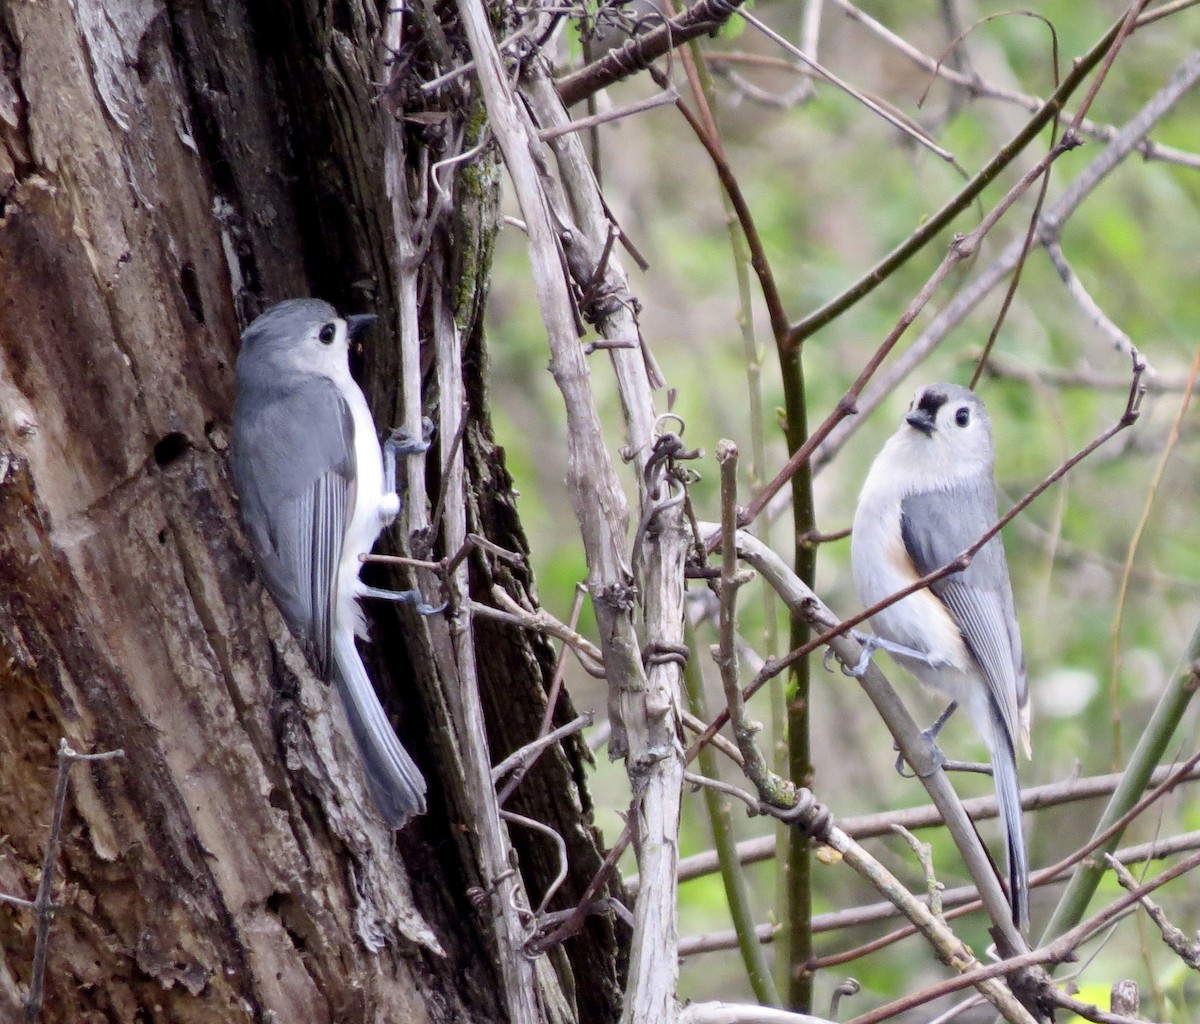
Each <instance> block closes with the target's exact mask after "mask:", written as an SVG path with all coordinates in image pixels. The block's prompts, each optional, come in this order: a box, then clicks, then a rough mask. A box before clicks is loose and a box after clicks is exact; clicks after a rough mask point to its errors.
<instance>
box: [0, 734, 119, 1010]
mask: <svg viewBox="0 0 1200 1024" xmlns="http://www.w3.org/2000/svg"><path fill="white" fill-rule="evenodd" d="M124 756H125V751H124V750H108V751H104V752H103V753H99V754H77V753H76V752H75V751H74V750H72V749H71V747H70V745H69V744H68V743H67V741H66V738H65V737H64V738H63V739H61V740H59V742H58V777H57V778H56V779H55V782H54V806H53V809H52V810H51V813H50V834H49V836H48V837H47V839H46V852H45V854H44V855H43V857H42V878H41V881H40V882H39V883H38V890H37V895H36V896H35V897H34V900H33V903H32V904H27V906H31V907H32V909H33V914H34V920H35V921H36V925H35V929H34V936H35V937H34V943H33V967H32V970H31V971H30V976H29V991H28V992H27V993H26V995H25V1024H36V1021H37V1019H38V1017H39V1015H40V1014H41V1012H42V999H43V995H44V989H45V985H46V961H47V959H48V957H49V955H50V926H51V924H53V922H54V912H55V910H57V909H58V907H57V905H56V904H55V902H54V899H53V896H52V895H51V889H52V888H53V885H54V871H55V868H56V866H57V864H58V847H59V843H60V842H61V841H62V820H63V814H64V813H65V812H66V808H67V776H68V775H69V774H70V771H71V765H73V764H75V763H76V762H78V761H111V760H114V759H116V758H118V757H124ZM6 902H16V900H15V898H9V899H8V900H6ZM22 902H23V901H22Z"/></svg>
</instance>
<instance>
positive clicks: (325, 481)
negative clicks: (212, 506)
mask: <svg viewBox="0 0 1200 1024" xmlns="http://www.w3.org/2000/svg"><path fill="white" fill-rule="evenodd" d="M374 320H375V317H374V316H371V315H359V316H351V317H347V318H342V317H340V316H338V315H337V313H336V312H335V311H334V309H333V307H332V306H330V305H329V304H328V303H326V302H321V301H319V300H317V299H289V300H288V301H286V302H281V303H279V304H278V305H277V306H273V307H272V308H271V309H269V310H267V311H266V312H265V313H263V314H262V316H260V317H258V319H256V320H255V321H254V322H253V323H252V324H251V325H250V326H249V327H247V328H246V331H245V333H244V334H243V335H242V347H241V351H240V352H239V353H238V359H237V369H236V376H237V399H236V402H235V405H234V412H233V480H234V486H235V488H236V489H237V493H238V496H239V498H240V500H241V507H242V520H243V522H244V524H245V527H246V533H247V536H248V537H249V540H250V546H251V548H252V549H253V551H254V556H255V559H256V560H257V562H258V566H259V569H260V571H261V572H262V575H263V578H264V580H265V582H266V585H267V589H268V590H269V591H270V592H271V596H272V597H273V598H274V599H275V603H276V604H278V605H279V610H280V611H281V612H282V613H283V617H284V618H285V619H286V620H287V623H288V625H289V626H290V627H291V629H292V632H293V633H295V634H296V636H297V637H298V638H299V639H300V640H301V642H302V643H303V644H304V646H305V648H306V650H307V653H308V655H309V657H310V658H311V659H312V662H313V664H314V666H315V667H316V670H317V671H318V672H319V673H320V675H321V677H322V678H323V679H325V680H329V679H331V678H332V679H333V681H334V682H335V684H336V685H337V689H338V693H339V694H341V699H342V704H343V706H344V707H345V709H346V717H347V719H348V720H349V722H350V729H351V731H352V732H353V734H354V740H355V742H356V744H357V745H358V749H359V751H360V753H361V755H362V759H363V767H364V768H365V770H366V776H367V780H368V782H369V783H370V788H371V793H372V795H373V796H374V798H375V802H376V804H377V806H378V807H379V810H380V812H381V813H382V814H383V817H384V818H385V820H386V821H387V823H388V824H389V825H390V826H391V827H392V828H401V827H402V826H403V825H404V824H405V823H406V822H407V821H408V820H409V818H411V817H412V816H413V815H414V814H423V813H424V811H425V780H424V779H423V778H422V777H421V772H420V771H419V770H418V768H417V766H416V765H415V764H414V763H413V760H412V758H411V757H409V755H408V753H407V752H406V751H405V749H404V748H403V747H402V746H401V745H400V741H399V740H398V739H396V734H395V733H394V732H393V731H392V726H391V723H390V722H389V721H388V718H387V715H386V713H385V712H384V710H383V708H382V707H381V706H380V703H379V699H378V698H377V697H376V695H375V690H374V689H373V688H372V686H371V680H370V679H369V678H368V677H367V673H366V669H365V668H364V667H363V663H362V659H361V658H360V657H359V655H358V651H357V649H356V648H355V645H354V637H355V635H356V634H357V635H359V636H365V634H366V621H365V619H364V617H363V613H362V609H360V608H359V606H358V598H360V597H382V598H388V599H391V600H401V601H410V602H412V603H415V604H418V607H419V610H420V611H422V612H429V611H433V610H434V609H430V608H427V607H425V606H424V605H421V604H420V595H419V594H417V593H416V592H415V591H407V592H401V593H393V592H391V591H381V590H376V589H374V588H372V587H367V586H366V585H365V584H363V583H362V582H361V581H360V580H359V578H358V574H359V570H360V569H361V568H362V565H361V562H360V556H361V555H364V554H366V553H368V552H369V551H370V550H371V548H372V547H373V546H374V544H375V540H376V538H378V536H379V534H380V532H381V531H382V530H383V528H384V527H386V526H388V525H389V524H390V523H391V522H392V520H394V519H395V517H396V515H397V513H398V512H399V511H400V499H399V497H398V496H397V494H396V454H397V452H405V451H413V450H420V448H419V447H418V448H414V446H413V445H412V443H411V442H407V443H406V442H405V441H402V440H400V439H399V438H397V437H396V436H393V437H392V438H389V440H388V442H387V444H386V445H385V447H384V449H383V450H381V449H380V447H379V439H378V435H377V434H376V431H375V423H374V420H372V418H371V412H370V410H369V409H368V408H367V401H366V398H364V397H363V393H362V391H361V390H360V389H359V387H358V385H357V384H355V383H354V379H353V378H352V377H351V376H350V367H349V360H348V354H349V351H350V342H351V341H353V340H354V339H355V338H357V337H358V336H359V335H360V334H362V332H363V331H364V330H365V329H366V328H367V327H369V326H370V324H371V323H372V322H374ZM385 456H386V462H385Z"/></svg>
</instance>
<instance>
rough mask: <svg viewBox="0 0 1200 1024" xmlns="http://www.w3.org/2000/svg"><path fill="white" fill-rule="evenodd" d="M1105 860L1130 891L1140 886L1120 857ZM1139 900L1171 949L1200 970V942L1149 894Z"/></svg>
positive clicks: (1181, 958)
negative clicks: (1189, 935) (1189, 934)
mask: <svg viewBox="0 0 1200 1024" xmlns="http://www.w3.org/2000/svg"><path fill="white" fill-rule="evenodd" d="M1104 862H1105V863H1106V864H1107V865H1108V866H1109V867H1110V868H1112V869H1113V872H1114V873H1115V874H1116V876H1117V881H1118V882H1120V883H1121V887H1122V888H1124V889H1126V890H1127V891H1129V892H1133V891H1134V890H1135V889H1137V887H1138V881H1137V879H1136V878H1134V877H1133V875H1131V874H1130V873H1129V871H1128V870H1126V868H1125V865H1123V864H1122V863H1121V861H1120V859H1119V858H1117V857H1114V856H1113V855H1112V854H1111V853H1106V854H1105V855H1104ZM1138 902H1140V903H1141V905H1142V909H1143V910H1145V911H1146V913H1147V914H1148V915H1149V917H1150V920H1151V921H1153V922H1154V923H1155V924H1156V925H1158V930H1159V931H1160V932H1161V933H1162V938H1163V942H1165V943H1166V944H1167V945H1168V946H1170V947H1171V950H1172V951H1173V952H1174V953H1175V954H1176V955H1177V956H1178V957H1179V959H1180V960H1182V961H1183V962H1184V964H1186V965H1187V966H1188V967H1190V968H1191V969H1192V970H1200V942H1196V941H1195V940H1193V939H1189V938H1188V937H1187V936H1186V935H1185V934H1184V933H1183V929H1181V928H1177V927H1176V926H1175V925H1173V924H1171V922H1170V921H1169V920H1168V919H1167V915H1166V913H1164V911H1163V909H1162V907H1160V906H1159V905H1158V904H1157V903H1155V902H1154V901H1153V900H1152V899H1150V897H1149V896H1143V897H1142V898H1141V899H1140V900H1139V901H1138Z"/></svg>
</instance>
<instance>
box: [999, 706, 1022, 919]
mask: <svg viewBox="0 0 1200 1024" xmlns="http://www.w3.org/2000/svg"><path fill="white" fill-rule="evenodd" d="M992 738H993V741H992V744H991V760H992V778H993V781H994V782H995V784H996V803H997V805H998V806H999V808H1000V826H1001V828H1002V829H1003V830H1004V847H1005V851H1004V852H1005V858H1004V862H1005V865H1006V867H1007V871H1008V899H1009V903H1010V904H1011V906H1012V914H1013V922H1014V923H1015V924H1016V926H1017V927H1018V928H1019V929H1020V930H1021V931H1025V930H1026V929H1027V928H1028V927H1029V859H1028V857H1027V855H1026V852H1025V826H1024V823H1023V821H1022V820H1021V783H1020V780H1019V779H1018V778H1017V757H1016V750H1015V749H1014V748H1013V741H1012V737H1011V736H1010V735H1009V734H1008V730H1007V729H1005V727H1004V722H1003V720H1002V719H1001V717H1000V714H999V712H998V711H997V710H993V712H992Z"/></svg>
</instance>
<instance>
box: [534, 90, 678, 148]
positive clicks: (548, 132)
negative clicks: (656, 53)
mask: <svg viewBox="0 0 1200 1024" xmlns="http://www.w3.org/2000/svg"><path fill="white" fill-rule="evenodd" d="M678 99H679V93H677V92H676V91H675V89H674V88H670V89H667V90H666V91H664V92H660V93H658V94H657V95H656V96H651V97H650V98H649V99H645V100H638V101H637V102H636V103H629V104H627V105H626V106H623V107H617V108H616V109H614V110H606V111H604V113H602V114H593V115H591V116H590V117H581V118H579V120H577V121H568V122H567V123H566V124H557V125H555V126H554V127H553V128H543V129H542V130H541V131H540V132H538V138H539V139H541V140H542V141H543V142H547V141H549V140H550V139H556V138H558V137H559V136H560V135H567V134H568V133H570V132H580V131H583V130H585V129H587V128H594V127H595V126H596V125H598V124H606V123H607V122H609V121H619V120H620V119H621V118H623V117H630V116H631V115H633V114H641V113H643V112H644V111H647V110H653V109H654V108H655V107H665V106H667V105H668V104H671V103H674V102H675V101H676V100H678Z"/></svg>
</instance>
